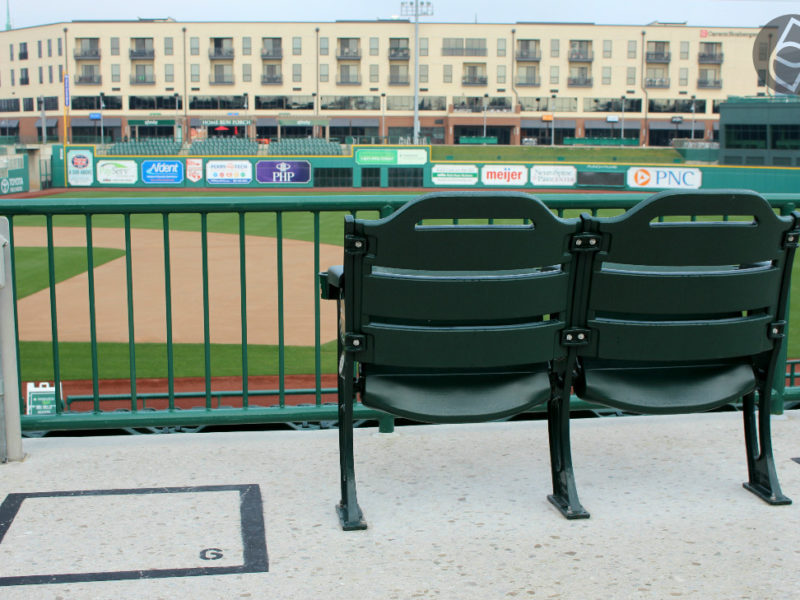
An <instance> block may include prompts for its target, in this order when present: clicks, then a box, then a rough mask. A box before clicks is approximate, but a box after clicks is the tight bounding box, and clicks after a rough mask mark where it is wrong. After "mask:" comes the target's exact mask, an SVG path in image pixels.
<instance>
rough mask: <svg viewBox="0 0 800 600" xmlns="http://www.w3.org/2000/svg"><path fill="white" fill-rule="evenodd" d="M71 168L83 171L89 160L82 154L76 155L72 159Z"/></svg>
mask: <svg viewBox="0 0 800 600" xmlns="http://www.w3.org/2000/svg"><path fill="white" fill-rule="evenodd" d="M72 166H73V167H75V168H76V169H85V168H86V167H88V166H89V159H88V158H87V157H85V156H83V155H82V154H76V155H75V156H73V157H72Z"/></svg>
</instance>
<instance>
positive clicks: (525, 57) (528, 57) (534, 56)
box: [517, 50, 542, 62]
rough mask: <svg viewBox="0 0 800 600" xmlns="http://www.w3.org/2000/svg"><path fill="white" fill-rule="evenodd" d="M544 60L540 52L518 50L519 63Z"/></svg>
mask: <svg viewBox="0 0 800 600" xmlns="http://www.w3.org/2000/svg"><path fill="white" fill-rule="evenodd" d="M540 60H542V52H541V51H540V50H517V61H519V62H539V61H540Z"/></svg>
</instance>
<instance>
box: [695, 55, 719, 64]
mask: <svg viewBox="0 0 800 600" xmlns="http://www.w3.org/2000/svg"><path fill="white" fill-rule="evenodd" d="M723 56H724V55H723V54H722V52H701V53H700V54H698V55H697V62H700V63H703V64H712V65H720V64H722V58H723Z"/></svg>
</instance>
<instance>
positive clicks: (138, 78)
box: [131, 75, 156, 85]
mask: <svg viewBox="0 0 800 600" xmlns="http://www.w3.org/2000/svg"><path fill="white" fill-rule="evenodd" d="M155 83H156V76H155V75H131V85H155Z"/></svg>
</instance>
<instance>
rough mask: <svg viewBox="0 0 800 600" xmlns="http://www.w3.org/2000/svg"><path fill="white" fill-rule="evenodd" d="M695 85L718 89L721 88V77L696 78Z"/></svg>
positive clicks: (707, 88)
mask: <svg viewBox="0 0 800 600" xmlns="http://www.w3.org/2000/svg"><path fill="white" fill-rule="evenodd" d="M697 87H699V88H701V89H706V90H709V89H710V90H718V89H721V88H722V79H698V80H697Z"/></svg>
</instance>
